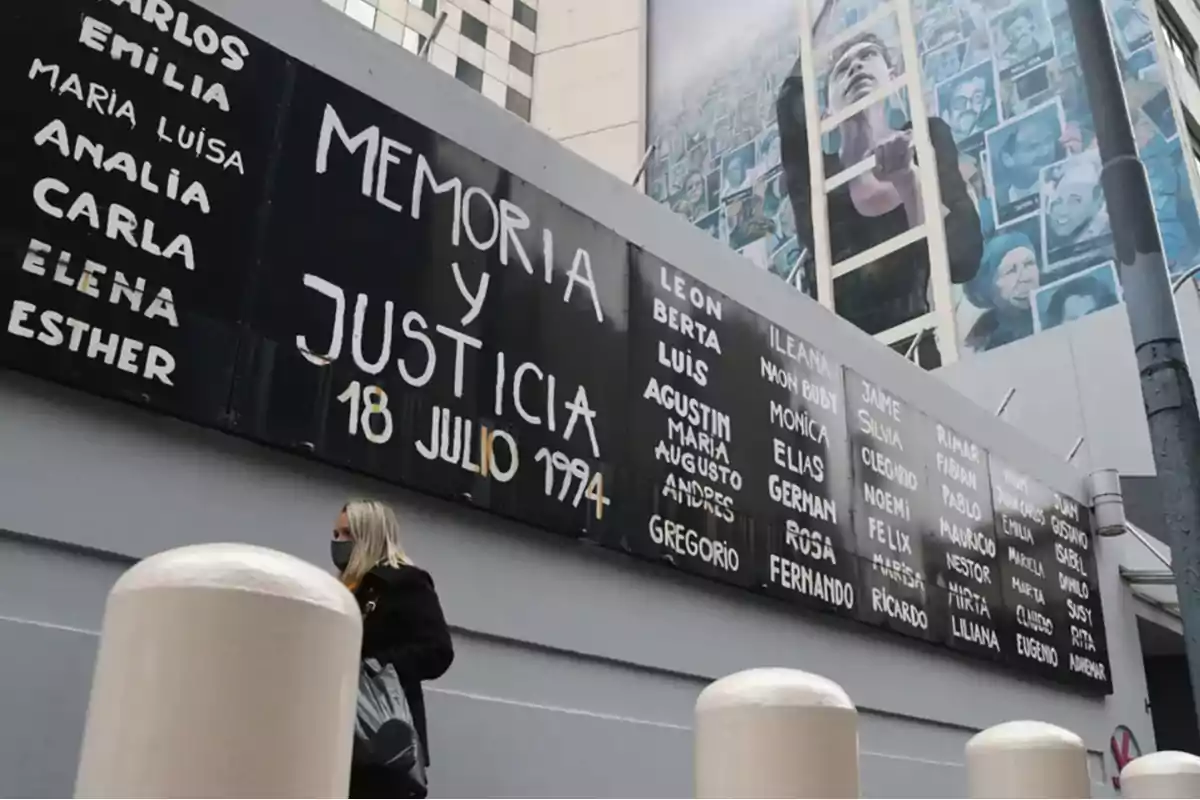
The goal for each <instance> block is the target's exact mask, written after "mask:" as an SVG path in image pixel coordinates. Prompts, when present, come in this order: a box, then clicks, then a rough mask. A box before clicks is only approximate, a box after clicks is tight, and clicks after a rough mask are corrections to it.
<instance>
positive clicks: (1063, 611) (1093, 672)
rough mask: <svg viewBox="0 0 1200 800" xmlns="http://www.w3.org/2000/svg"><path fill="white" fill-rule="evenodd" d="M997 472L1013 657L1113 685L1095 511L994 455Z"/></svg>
mask: <svg viewBox="0 0 1200 800" xmlns="http://www.w3.org/2000/svg"><path fill="white" fill-rule="evenodd" d="M991 471H992V492H993V503H994V506H995V513H996V545H997V548H998V549H999V551H1000V552H999V553H998V560H999V561H1000V565H1001V566H1000V572H1001V575H1002V577H1003V580H1004V605H1005V610H1006V615H1007V616H1008V618H1009V631H1010V636H1011V637H1012V645H1013V646H1012V647H1006V648H1005V652H1006V654H1008V655H1009V658H1010V663H1012V664H1013V665H1014V666H1017V667H1019V668H1021V669H1025V670H1029V671H1032V672H1035V673H1037V674H1040V675H1043V676H1045V677H1049V678H1052V679H1054V680H1057V681H1060V682H1064V683H1071V684H1074V685H1077V686H1080V687H1081V688H1084V689H1087V690H1088V691H1100V692H1103V693H1108V692H1110V691H1111V689H1112V681H1111V676H1110V675H1109V665H1108V652H1107V651H1108V646H1107V642H1106V638H1105V635H1104V615H1103V611H1102V609H1101V607H1100V591H1099V586H1098V583H1097V577H1096V561H1095V551H1094V550H1093V543H1094V540H1093V538H1092V535H1091V530H1090V527H1091V525H1090V518H1089V512H1088V510H1087V509H1086V508H1084V507H1083V506H1082V505H1081V504H1080V503H1078V502H1077V501H1075V500H1072V499H1071V498H1068V497H1065V496H1063V495H1060V494H1058V493H1056V492H1054V491H1053V490H1051V489H1050V488H1049V487H1047V486H1045V485H1044V484H1041V483H1039V482H1038V481H1036V480H1034V479H1033V478H1031V477H1029V476H1028V475H1024V474H1022V473H1020V472H1018V471H1017V470H1014V469H1012V468H1011V467H1008V466H1006V465H1004V464H1003V463H1001V462H1000V461H999V460H998V459H997V458H996V457H995V456H992V458H991Z"/></svg>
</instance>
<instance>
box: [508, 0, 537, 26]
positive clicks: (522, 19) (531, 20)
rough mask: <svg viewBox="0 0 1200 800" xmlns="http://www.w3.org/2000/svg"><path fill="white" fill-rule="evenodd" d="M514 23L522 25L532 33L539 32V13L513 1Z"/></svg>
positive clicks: (517, 1) (518, 0)
mask: <svg viewBox="0 0 1200 800" xmlns="http://www.w3.org/2000/svg"><path fill="white" fill-rule="evenodd" d="M513 22H517V23H520V24H521V25H524V26H525V27H526V28H529V30H531V31H536V30H537V12H536V11H534V10H533V9H532V8H530V7H529V6H527V5H525V4H524V3H522V2H521V0H513Z"/></svg>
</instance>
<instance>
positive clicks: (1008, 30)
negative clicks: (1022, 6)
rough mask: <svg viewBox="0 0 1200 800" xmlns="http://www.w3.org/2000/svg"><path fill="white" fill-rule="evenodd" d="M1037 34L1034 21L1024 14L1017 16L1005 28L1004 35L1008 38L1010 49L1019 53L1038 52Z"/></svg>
mask: <svg viewBox="0 0 1200 800" xmlns="http://www.w3.org/2000/svg"><path fill="white" fill-rule="evenodd" d="M1035 33H1036V29H1035V28H1034V25H1033V20H1032V19H1030V18H1029V17H1027V16H1026V15H1024V14H1017V15H1016V16H1014V17H1013V18H1012V19H1010V20H1009V22H1008V24H1007V25H1005V26H1004V35H1005V36H1006V37H1007V38H1008V44H1009V47H1011V48H1012V49H1013V50H1016V51H1018V52H1031V51H1035V50H1037V39H1035V38H1034V34H1035Z"/></svg>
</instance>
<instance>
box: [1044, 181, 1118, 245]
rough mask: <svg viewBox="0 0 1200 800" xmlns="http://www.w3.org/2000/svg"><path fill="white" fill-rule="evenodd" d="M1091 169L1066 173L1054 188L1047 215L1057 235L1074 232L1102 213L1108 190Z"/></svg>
mask: <svg viewBox="0 0 1200 800" xmlns="http://www.w3.org/2000/svg"><path fill="white" fill-rule="evenodd" d="M1095 177H1096V176H1095V173H1093V172H1092V171H1090V170H1075V171H1071V172H1067V173H1065V174H1064V175H1063V178H1062V180H1061V181H1059V182H1058V185H1056V186H1055V187H1054V188H1053V189H1052V190H1051V192H1050V196H1049V198H1048V202H1047V205H1046V213H1047V216H1046V219H1047V221H1048V222H1049V223H1050V228H1051V230H1053V231H1054V233H1055V235H1056V236H1071V235H1073V234H1074V233H1076V232H1077V231H1079V230H1080V229H1081V228H1083V227H1084V226H1085V225H1087V224H1088V223H1089V222H1091V221H1092V219H1093V218H1095V216H1096V215H1097V214H1098V213H1100V208H1101V206H1103V205H1104V192H1103V191H1102V189H1101V187H1100V184H1099V183H1097V182H1096V181H1095Z"/></svg>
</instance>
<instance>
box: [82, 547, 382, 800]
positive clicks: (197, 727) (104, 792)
mask: <svg viewBox="0 0 1200 800" xmlns="http://www.w3.org/2000/svg"><path fill="white" fill-rule="evenodd" d="M361 642H362V618H361V615H360V613H359V609H358V605H357V603H356V602H355V600H354V597H353V595H351V594H350V592H349V591H347V590H346V588H345V587H344V586H342V584H341V583H340V582H339V581H338V580H337V579H336V578H334V577H333V576H331V575H329V574H327V573H325V572H323V571H321V570H320V569H318V568H317V567H315V566H313V565H312V564H309V563H308V562H305V561H301V560H300V559H298V558H294V557H292V556H289V555H286V554H284V553H280V552H276V551H274V550H269V549H266V548H263V547H254V546H250V545H239V544H206V545H198V546H193V547H182V548H179V549H177V550H169V551H167V552H165V553H160V554H158V555H155V556H152V557H150V558H148V559H146V560H145V561H142V562H141V563H139V564H137V565H135V566H134V567H132V568H131V569H130V570H129V571H128V572H126V573H125V574H124V575H122V576H121V578H120V579H119V580H118V581H117V583H116V585H115V586H113V589H112V591H111V593H110V594H109V596H108V603H107V605H106V607H105V612H104V627H103V630H102V632H101V636H100V650H99V654H98V655H97V658H96V669H95V673H94V676H93V679H92V695H91V701H90V703H89V705H88V713H87V724H86V726H85V728H84V735H83V748H82V754H81V756H80V762H79V773H78V776H77V778H76V783H75V796H76V797H209V798H212V797H345V796H346V794H347V791H348V783H349V774H350V754H351V750H352V746H353V730H354V715H355V711H356V703H357V697H358V669H359V667H358V665H359V651H360V648H361Z"/></svg>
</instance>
